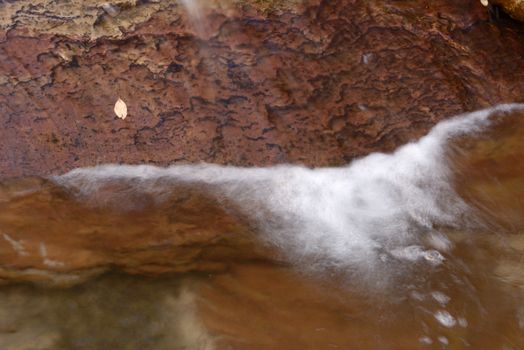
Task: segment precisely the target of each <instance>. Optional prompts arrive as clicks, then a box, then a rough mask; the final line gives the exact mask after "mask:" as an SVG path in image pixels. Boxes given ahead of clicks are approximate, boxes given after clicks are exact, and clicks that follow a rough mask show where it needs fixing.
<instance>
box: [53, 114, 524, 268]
mask: <svg viewBox="0 0 524 350" xmlns="http://www.w3.org/2000/svg"><path fill="white" fill-rule="evenodd" d="M523 108H524V105H522V104H507V105H499V106H497V107H494V108H491V109H486V110H482V111H478V112H474V113H469V114H465V115H461V116H458V117H455V118H452V119H448V120H446V121H444V122H441V123H439V124H438V125H437V126H435V127H434V128H433V129H432V130H431V131H430V133H429V134H428V135H426V136H425V137H423V138H421V139H420V140H419V141H417V142H413V143H409V144H407V145H404V146H402V147H400V148H399V149H398V150H397V151H395V152H394V153H392V154H384V153H374V154H370V155H368V156H366V157H364V158H361V159H358V160H355V161H353V162H352V163H351V164H349V165H347V166H345V167H339V168H317V169H310V168H306V167H302V166H287V165H286V166H284V165H282V166H275V167H267V168H240V167H228V166H219V165H212V164H198V165H175V166H171V167H167V168H161V167H155V166H148V165H138V166H132V165H103V166H97V167H92V168H81V169H76V170H73V171H71V172H69V173H67V174H65V175H62V176H57V177H55V178H53V180H54V181H55V182H57V183H59V184H60V185H63V186H66V187H69V188H74V189H75V190H76V191H79V192H80V193H81V194H83V195H87V196H88V195H89V194H90V193H95V192H96V191H97V190H98V189H100V188H101V186H103V185H104V184H106V183H107V182H108V181H115V180H116V181H123V182H126V181H127V182H129V183H130V184H131V186H132V187H133V190H135V191H137V192H143V193H149V194H153V195H155V196H156V197H157V198H158V199H159V200H162V198H165V196H166V195H167V194H169V192H170V191H173V190H174V189H175V190H176V183H182V182H183V183H186V184H187V183H190V184H195V186H203V185H205V188H209V189H210V191H212V192H213V193H214V194H215V195H217V196H218V197H219V198H226V199H228V200H229V201H233V202H235V203H237V204H239V206H240V207H241V208H242V209H243V210H244V211H245V214H247V215H248V216H249V217H250V218H251V219H252V220H253V222H256V223H257V224H258V225H259V227H260V228H261V233H260V235H261V237H262V238H263V239H264V240H266V241H269V242H270V243H272V244H274V245H276V246H278V247H279V248H281V249H282V250H283V251H284V252H286V254H288V255H289V256H290V258H291V259H294V260H297V261H307V262H308V264H309V265H311V266H313V265H314V266H313V267H324V266H326V267H342V268H346V267H351V268H355V269H356V270H360V272H365V273H367V272H369V270H370V269H376V266H377V264H386V265H389V264H391V263H392V262H402V263H411V262H421V263H427V264H432V265H438V264H440V263H441V262H442V261H443V260H444V257H443V255H442V254H443V253H444V251H445V250H446V249H447V248H448V246H449V242H448V241H447V239H446V237H445V236H444V235H443V234H441V233H439V232H437V230H436V229H435V227H436V226H437V225H449V226H453V225H455V224H456V222H457V220H458V219H459V218H460V217H461V216H462V215H463V214H465V213H467V210H468V208H467V205H466V204H465V203H464V202H463V201H462V200H461V199H460V198H459V197H458V196H457V195H456V194H455V193H454V190H453V188H452V187H451V185H450V183H451V182H450V178H449V177H450V175H451V172H450V169H449V168H448V166H447V163H446V154H445V150H446V143H447V140H449V138H451V137H454V136H457V135H460V134H465V133H472V132H477V131H479V130H481V129H482V128H485V127H486V126H487V125H489V122H490V121H489V116H490V115H491V114H493V113H494V112H505V111H511V110H513V109H523ZM422 242H426V243H422Z"/></svg>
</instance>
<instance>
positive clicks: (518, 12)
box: [490, 0, 524, 21]
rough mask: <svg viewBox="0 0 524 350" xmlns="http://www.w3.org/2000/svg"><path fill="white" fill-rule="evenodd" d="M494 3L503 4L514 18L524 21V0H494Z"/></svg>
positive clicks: (505, 9)
mask: <svg viewBox="0 0 524 350" xmlns="http://www.w3.org/2000/svg"><path fill="white" fill-rule="evenodd" d="M490 3H492V4H494V5H499V6H501V7H502V8H503V9H504V11H506V12H507V13H508V14H509V15H510V16H512V17H513V18H515V19H517V20H519V21H524V1H522V0H494V1H490Z"/></svg>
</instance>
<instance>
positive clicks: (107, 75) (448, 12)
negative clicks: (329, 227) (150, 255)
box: [0, 0, 524, 177]
mask: <svg viewBox="0 0 524 350" xmlns="http://www.w3.org/2000/svg"><path fill="white" fill-rule="evenodd" d="M186 3H188V2H186ZM193 3H195V2H193ZM188 13H191V16H189V15H188ZM523 38H524V27H523V26H522V25H520V24H518V23H504V24H497V23H490V22H489V19H488V14H487V12H486V10H485V8H484V7H483V6H482V5H481V4H480V2H479V1H477V0H462V1H454V0H437V1H431V2H429V3H427V2H414V1H405V0H404V1H395V2H390V1H378V0H377V1H363V0H361V1H359V0H334V1H320V0H304V1H300V0H295V1H290V2H285V1H276V0H275V1H249V0H231V1H226V2H223V1H222V2H219V1H207V2H206V1H202V2H201V3H196V5H195V6H188V7H183V6H182V3H177V2H173V1H135V0H133V1H120V2H111V3H108V2H102V1H98V0H90V1H76V0H75V1H68V2H51V1H47V0H39V1H28V0H21V1H15V2H9V1H7V2H5V1H2V2H0V60H1V62H2V64H1V65H0V118H1V125H2V128H0V140H1V142H0V176H1V177H10V176H29V175H47V174H57V173H63V172H65V171H67V170H70V169H72V168H75V167H80V166H90V165H96V164H101V163H115V162H116V163H120V162H125V163H151V164H158V165H167V164H174V163H178V162H200V161H205V162H213V163H221V164H233V165H242V166H252V165H272V164H277V163H302V164H306V165H309V166H325V165H340V164H345V163H347V162H349V161H350V160H352V159H354V158H355V157H359V156H362V155H365V154H368V153H369V152H372V151H389V150H392V149H394V148H395V147H397V146H398V145H400V144H403V143H405V142H407V141H409V140H413V139H415V138H417V137H419V136H421V135H422V134H424V133H425V132H426V131H427V130H428V129H429V128H430V127H431V126H432V125H434V124H435V123H436V122H438V121H439V120H441V119H443V118H445V117H449V116H452V115H454V114H456V113H459V112H464V111H468V110H474V109H478V108H481V107H486V106H489V105H493V104H496V103H500V102H515V101H522V100H523V99H524V64H523V63H524V40H523ZM119 98H120V99H122V101H124V103H125V104H126V106H127V111H128V114H127V118H126V119H125V120H122V119H119V118H117V117H116V116H115V114H114V111H113V108H114V106H115V102H116V101H117V100H118V99H119Z"/></svg>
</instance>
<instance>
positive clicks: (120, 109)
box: [115, 98, 127, 119]
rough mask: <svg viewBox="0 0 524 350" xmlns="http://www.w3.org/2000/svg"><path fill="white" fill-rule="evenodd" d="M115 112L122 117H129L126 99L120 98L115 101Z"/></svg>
mask: <svg viewBox="0 0 524 350" xmlns="http://www.w3.org/2000/svg"><path fill="white" fill-rule="evenodd" d="M115 114H116V116H117V117H118V118H120V119H126V117H127V106H126V103H125V102H124V101H122V100H121V99H120V98H119V99H118V101H116V103H115Z"/></svg>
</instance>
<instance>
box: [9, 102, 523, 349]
mask: <svg viewBox="0 0 524 350" xmlns="http://www.w3.org/2000/svg"><path fill="white" fill-rule="evenodd" d="M523 140H524V105H502V106H498V107H496V108H494V109H489V110H484V111H479V112H475V113H470V114H465V115H463V116H458V117H456V118H452V119H449V120H447V121H444V122H442V123H440V124H438V125H437V126H436V127H434V128H433V129H432V130H431V131H430V133H429V134H428V135H427V136H425V137H423V138H422V139H420V140H419V141H417V142H414V143H411V144H408V145H405V146H403V147H401V148H399V149H398V150H397V151H395V152H394V153H392V154H379V153H377V154H371V155H369V156H367V157H364V158H362V159H359V160H356V161H354V162H352V163H351V164H349V165H348V166H346V167H340V168H318V169H309V168H304V167H299V166H277V167H272V168H235V167H223V166H218V165H210V164H200V165H182V166H173V167H169V168H158V167H153V166H145V165H142V166H131V165H106V166H98V167H94V168H83V169H76V170H73V171H71V172H69V173H67V174H64V175H60V176H55V177H51V178H47V179H36V178H32V179H14V180H9V181H7V180H6V181H4V182H3V183H2V187H1V191H0V235H1V242H0V251H1V255H0V263H1V266H2V267H1V269H0V277H1V278H2V279H3V280H4V281H5V282H6V284H7V285H6V286H4V287H2V288H1V289H0V304H1V305H2V307H1V308H0V344H1V345H0V348H1V349H9V350H10V349H13V350H14V349H424V348H427V349H442V348H446V349H469V348H471V349H522V348H524V303H523V300H524V235H523V228H524V216H523V215H524V199H523V198H524V141H523ZM13 283H14V284H13ZM66 319H67V321H65V320H66Z"/></svg>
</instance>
